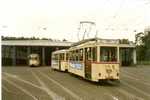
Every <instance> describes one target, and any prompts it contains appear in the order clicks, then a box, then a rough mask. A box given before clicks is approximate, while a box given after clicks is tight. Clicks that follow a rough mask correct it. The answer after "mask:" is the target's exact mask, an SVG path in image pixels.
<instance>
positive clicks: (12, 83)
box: [3, 78, 38, 100]
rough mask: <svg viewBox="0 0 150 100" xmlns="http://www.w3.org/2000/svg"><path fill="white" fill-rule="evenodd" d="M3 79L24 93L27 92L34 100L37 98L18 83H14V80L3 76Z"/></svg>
mask: <svg viewBox="0 0 150 100" xmlns="http://www.w3.org/2000/svg"><path fill="white" fill-rule="evenodd" d="M3 79H4V80H5V81H7V82H8V83H9V84H11V85H13V86H15V87H16V88H18V89H20V90H21V91H23V92H24V93H25V94H27V95H28V96H30V97H32V98H33V99H34V100H38V98H36V97H35V96H33V95H32V94H31V93H30V92H29V91H27V90H25V89H24V88H22V87H21V86H19V85H18V84H15V83H14V82H12V81H10V80H8V79H6V78H3Z"/></svg>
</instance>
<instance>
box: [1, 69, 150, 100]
mask: <svg viewBox="0 0 150 100" xmlns="http://www.w3.org/2000/svg"><path fill="white" fill-rule="evenodd" d="M2 100H150V66H137V67H122V68H121V79H120V83H114V82H106V83H102V84H100V83H93V82H89V81H86V80H83V79H81V78H79V77H76V76H73V75H70V74H68V73H63V72H58V71H53V70H51V69H50V67H38V68H30V67H2Z"/></svg>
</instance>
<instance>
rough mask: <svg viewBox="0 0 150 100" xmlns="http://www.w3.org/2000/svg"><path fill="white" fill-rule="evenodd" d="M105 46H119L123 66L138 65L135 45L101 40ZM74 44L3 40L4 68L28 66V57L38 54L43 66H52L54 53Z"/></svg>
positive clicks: (129, 42)
mask: <svg viewBox="0 0 150 100" xmlns="http://www.w3.org/2000/svg"><path fill="white" fill-rule="evenodd" d="M101 41H102V42H103V43H104V44H109V45H112V44H114V43H115V44H117V45H118V46H119V51H120V52H119V55H120V57H119V61H120V64H121V65H122V66H128V65H132V64H136V50H135V44H134V43H133V42H131V41H125V42H124V41H120V40H118V39H116V40H114V39H101ZM72 44H73V43H72V42H67V41H50V40H2V46H1V47H2V66H27V65H28V56H29V55H30V54H33V53H36V54H39V56H40V62H41V65H42V66H50V65H51V54H52V52H53V51H56V50H60V49H68V48H70V47H71V45H72Z"/></svg>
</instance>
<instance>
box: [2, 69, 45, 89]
mask: <svg viewBox="0 0 150 100" xmlns="http://www.w3.org/2000/svg"><path fill="white" fill-rule="evenodd" d="M3 73H4V74H5V75H6V76H7V77H11V78H14V79H16V80H19V81H21V82H23V83H26V84H28V85H31V86H33V87H35V88H38V89H41V90H43V88H42V87H40V86H38V85H35V84H33V83H31V82H29V81H26V80H23V79H21V78H19V77H13V74H9V73H6V72H3Z"/></svg>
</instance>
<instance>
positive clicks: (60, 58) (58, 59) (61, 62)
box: [52, 49, 68, 71]
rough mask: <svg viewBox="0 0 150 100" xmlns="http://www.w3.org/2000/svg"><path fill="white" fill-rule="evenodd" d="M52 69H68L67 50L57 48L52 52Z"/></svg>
mask: <svg viewBox="0 0 150 100" xmlns="http://www.w3.org/2000/svg"><path fill="white" fill-rule="evenodd" d="M52 69H56V70H59V71H67V70H68V50H67V49H63V50H57V51H54V52H52Z"/></svg>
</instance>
